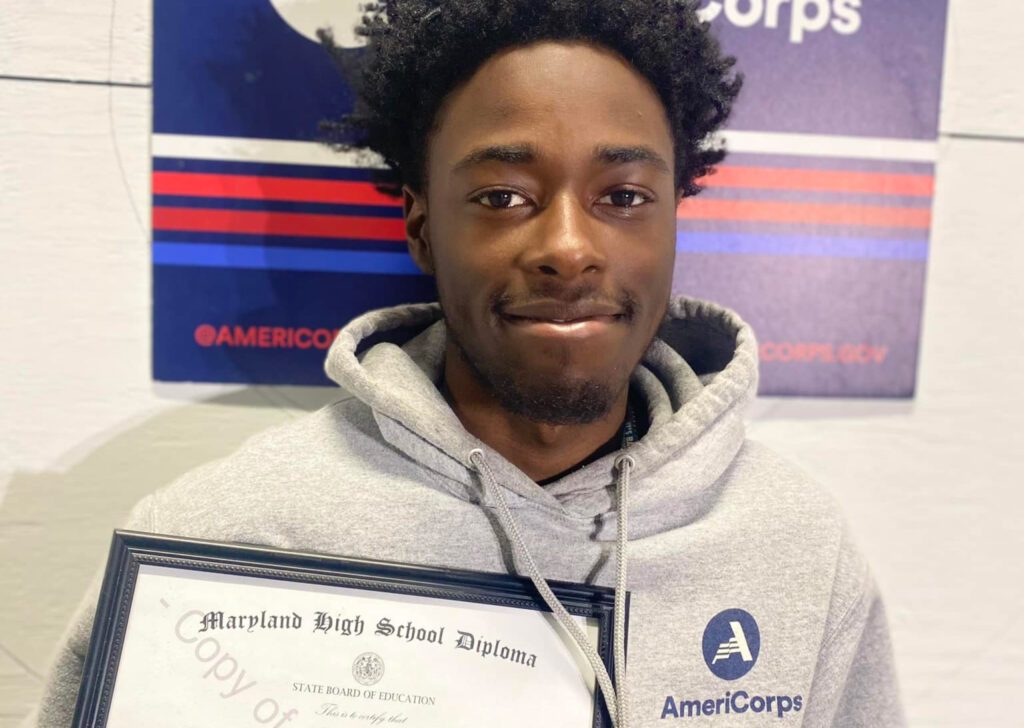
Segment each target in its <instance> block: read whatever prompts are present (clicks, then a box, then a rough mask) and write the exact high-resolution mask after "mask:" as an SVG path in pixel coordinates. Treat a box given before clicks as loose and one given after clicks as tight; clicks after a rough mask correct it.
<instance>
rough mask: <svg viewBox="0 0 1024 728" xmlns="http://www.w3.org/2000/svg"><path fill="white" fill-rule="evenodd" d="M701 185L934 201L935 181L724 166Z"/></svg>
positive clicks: (917, 176)
mask: <svg viewBox="0 0 1024 728" xmlns="http://www.w3.org/2000/svg"><path fill="white" fill-rule="evenodd" d="M700 182H701V183H702V184H704V185H706V186H707V187H709V188H711V187H740V188H752V189H762V190H807V191H815V192H860V193H867V194H878V195H904V196H907V197H931V196H932V195H933V194H934V192H935V178H934V177H932V176H931V175H927V174H880V173H877V172H840V171H833V170H823V169H783V168H773V167H733V166H728V165H725V166H721V167H719V168H718V170H717V171H716V172H715V173H714V174H711V175H708V176H707V177H703V178H702V179H701V180H700Z"/></svg>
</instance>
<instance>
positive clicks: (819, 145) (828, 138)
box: [722, 131, 939, 162]
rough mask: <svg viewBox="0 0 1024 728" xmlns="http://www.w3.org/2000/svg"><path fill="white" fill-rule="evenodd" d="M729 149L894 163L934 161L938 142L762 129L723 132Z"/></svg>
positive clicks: (936, 157)
mask: <svg viewBox="0 0 1024 728" xmlns="http://www.w3.org/2000/svg"><path fill="white" fill-rule="evenodd" d="M722 137H723V138H724V139H725V144H726V148H727V149H728V150H729V151H730V152H751V153H754V154H791V155H794V156H798V157H841V158H843V159H881V160H888V161H894V162H934V161H935V160H936V159H938V156H939V145H938V143H937V142H926V141H919V140H915V139H883V138H880V137H852V136H833V135H831V134H777V133H772V132H761V131H725V132H722Z"/></svg>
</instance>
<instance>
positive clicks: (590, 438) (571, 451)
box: [444, 352, 629, 481]
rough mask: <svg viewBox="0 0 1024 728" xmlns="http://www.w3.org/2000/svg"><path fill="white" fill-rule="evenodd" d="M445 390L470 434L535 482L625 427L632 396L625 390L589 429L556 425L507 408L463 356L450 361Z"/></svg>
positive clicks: (578, 460) (580, 459) (569, 465)
mask: <svg viewBox="0 0 1024 728" xmlns="http://www.w3.org/2000/svg"><path fill="white" fill-rule="evenodd" d="M444 377H445V379H444V385H445V388H446V389H447V396H448V400H449V402H450V404H451V406H452V409H453V410H454V411H455V414H456V416H457V417H458V418H459V420H460V421H461V422H462V425H463V427H465V428H466V430H467V431H469V432H470V433H472V434H473V435H475V436H476V437H477V438H479V439H480V440H482V441H483V442H485V443H487V444H488V445H489V446H490V447H492V448H494V449H495V450H496V451H498V452H499V453H501V455H502V456H504V457H505V459H507V460H508V461H509V462H511V463H512V464H513V465H515V466H516V467H518V468H519V469H520V470H522V471H523V472H524V473H526V474H527V475H528V476H530V478H532V479H533V480H535V481H543V480H546V479H547V478H550V477H552V476H554V475H557V474H559V473H562V472H565V471H567V470H570V469H571V468H572V467H573V466H575V465H577V464H578V463H581V462H583V461H584V460H586V459H587V457H588V456H589V455H591V454H592V453H593V452H594V451H596V450H597V449H598V448H600V447H601V446H602V445H604V444H605V443H606V442H608V440H610V439H611V438H612V437H613V436H614V435H615V434H616V433H617V432H619V430H620V428H621V427H622V423H623V420H624V419H625V416H626V407H627V402H628V397H629V392H628V388H624V389H623V391H622V393H621V394H620V396H619V397H618V398H617V399H616V400H615V403H614V404H613V405H612V407H611V408H610V409H609V411H608V414H607V415H605V416H604V417H602V418H601V419H599V420H596V421H594V422H589V423H587V424H574V425H551V424H545V423H542V422H535V421H533V420H530V419H527V418H525V417H522V416H520V415H517V414H514V413H512V412H509V411H508V410H506V409H504V408H503V407H502V406H501V404H500V403H499V402H498V401H497V399H496V398H495V397H494V395H493V394H491V393H490V392H489V391H487V390H486V389H485V388H484V387H483V386H482V385H481V384H480V382H479V381H478V380H477V378H476V376H475V375H474V374H473V373H472V372H471V371H470V370H469V367H468V365H466V363H465V362H464V361H462V359H461V357H459V356H452V355H451V352H449V354H448V356H446V359H445V374H444Z"/></svg>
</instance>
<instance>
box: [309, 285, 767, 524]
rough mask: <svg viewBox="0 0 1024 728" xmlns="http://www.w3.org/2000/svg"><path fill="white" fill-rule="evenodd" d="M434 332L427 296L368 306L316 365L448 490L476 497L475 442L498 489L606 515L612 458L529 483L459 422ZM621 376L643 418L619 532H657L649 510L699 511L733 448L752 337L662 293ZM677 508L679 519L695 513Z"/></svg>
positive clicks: (436, 316) (659, 519) (747, 387)
mask: <svg viewBox="0 0 1024 728" xmlns="http://www.w3.org/2000/svg"><path fill="white" fill-rule="evenodd" d="M445 337H446V333H445V325H444V321H443V317H442V314H441V309H440V307H439V306H438V305H437V304H416V305H406V306H397V307H394V308H387V309H381V310H378V311H372V312H370V313H367V314H365V315H363V316H360V317H359V318H356V319H354V320H353V321H352V322H351V323H349V324H348V325H347V326H345V327H344V328H343V329H342V330H341V331H340V332H339V334H338V336H337V338H336V339H335V341H334V344H333V345H332V346H331V349H330V352H329V353H328V357H327V361H326V371H327V374H328V376H329V377H330V378H331V379H333V380H334V381H335V382H337V383H338V384H339V385H340V386H341V387H343V388H344V389H345V390H346V391H347V392H348V393H350V394H351V395H352V396H354V397H356V398H358V399H359V400H361V401H362V402H363V403H365V404H366V405H367V406H368V407H369V408H370V409H371V410H372V411H373V415H374V418H375V420H376V422H377V424H378V426H379V427H380V430H381V434H382V435H383V437H384V438H385V439H386V440H387V441H388V442H389V443H390V444H391V445H392V446H393V447H396V448H397V449H399V450H401V451H403V452H404V453H405V454H406V455H408V456H409V457H411V458H413V459H414V460H416V461H418V462H419V463H421V464H422V465H423V466H425V467H427V468H429V469H430V470H432V471H434V472H435V473H437V474H438V475H439V476H441V479H442V481H443V482H442V485H443V487H445V488H446V489H447V490H448V491H449V492H451V493H452V495H454V496H456V497H459V498H464V499H467V500H474V499H479V497H480V491H479V487H478V485H477V484H476V480H475V475H474V469H473V465H472V463H471V462H470V460H469V455H470V453H471V452H472V451H473V450H477V449H479V450H481V451H483V453H484V454H485V456H486V457H487V460H488V463H489V464H490V466H491V468H492V470H493V472H494V476H495V479H496V481H497V482H498V483H500V485H501V487H503V488H505V489H507V491H509V492H511V493H512V494H514V495H515V496H518V497H519V498H522V499H526V500H528V501H531V502H532V503H533V504H534V505H536V506H538V507H541V508H545V509H551V510H552V511H554V512H556V513H560V514H562V515H564V516H568V517H573V518H590V519H592V518H594V517H596V516H601V515H602V514H607V513H609V512H610V511H613V510H614V480H615V474H614V461H615V455H609V456H606V457H604V458H601V459H599V460H597V461H596V462H593V463H591V464H589V465H587V466H585V467H583V468H580V469H579V470H576V471H575V472H573V473H570V474H569V475H567V476H565V477H564V478H562V479H560V480H558V481H556V482H554V483H552V484H549V485H547V486H545V487H541V486H539V485H537V484H536V483H535V482H534V481H533V480H531V479H530V478H529V477H528V476H527V475H526V474H525V473H523V472H522V471H521V470H519V468H517V467H516V466H514V465H513V464H512V463H510V462H508V461H507V460H505V458H503V457H502V456H501V455H500V454H498V453H497V452H496V451H494V450H493V449H491V448H489V447H488V446H487V445H486V444H485V443H483V442H481V441H480V440H479V439H477V438H476V437H474V436H473V435H472V434H470V433H469V432H468V431H467V430H466V429H465V428H464V427H463V426H462V423H461V422H460V421H459V420H458V418H457V417H456V416H455V413H454V412H453V411H452V409H451V408H450V407H449V406H448V403H447V402H446V401H445V399H444V397H443V396H442V395H441V392H440V390H439V389H438V387H437V384H438V383H439V382H440V381H441V377H442V373H443V365H444V349H445ZM633 384H634V386H636V387H637V389H638V391H639V392H640V393H641V395H642V397H643V399H644V401H645V402H646V404H647V409H648V411H647V416H648V421H649V427H648V430H647V433H646V434H645V435H644V437H642V438H641V439H640V440H638V441H637V442H635V443H634V444H633V445H631V446H630V448H629V454H630V455H631V456H632V459H633V462H634V464H635V465H634V468H633V475H632V477H633V479H634V483H633V486H632V494H631V496H630V501H631V502H630V508H631V515H632V517H633V519H634V520H633V528H632V529H631V530H633V531H634V533H635V535H636V536H642V535H644V533H645V532H650V529H651V527H654V528H655V530H660V529H658V528H657V526H656V525H654V524H656V523H663V522H664V514H661V515H659V513H658V511H659V510H660V509H662V508H663V507H664V506H665V505H666V504H667V503H668V502H669V501H671V502H672V503H673V504H674V506H673V507H674V508H675V509H678V508H679V507H680V505H681V504H685V503H689V504H690V508H691V509H699V504H700V501H702V500H704V499H703V498H701V497H700V496H701V493H702V491H704V490H706V489H707V488H709V487H710V486H711V485H713V484H714V482H715V481H717V480H718V478H719V476H720V475H721V474H722V473H723V472H724V471H725V469H726V468H727V467H728V466H729V464H730V463H731V462H732V460H733V458H734V457H735V455H736V452H737V451H738V450H739V448H740V445H741V444H742V442H743V437H744V435H743V422H742V415H743V410H744V408H745V406H746V404H747V403H748V402H749V400H750V399H751V398H752V396H753V395H754V393H755V391H756V389H757V345H756V342H755V340H754V336H753V333H752V331H751V330H750V327H749V326H747V324H746V323H744V322H743V321H742V320H741V319H740V318H739V317H738V316H737V315H736V314H735V313H733V312H731V311H729V310H727V309H724V308H721V307H719V306H716V305H714V304H711V303H707V302H703V301H697V300H693V299H687V298H676V299H673V300H672V301H671V302H670V304H669V307H668V311H667V314H666V316H665V320H664V322H663V323H662V325H661V327H660V329H659V331H658V334H657V336H656V337H655V339H654V341H653V342H652V343H651V346H650V347H649V348H648V350H647V352H646V354H645V355H644V357H643V359H642V361H641V363H640V365H639V366H638V367H637V369H636V370H635V371H634V373H633ZM645 514H646V515H650V516H651V518H647V517H645ZM681 515H682V514H681ZM688 515H689V517H687V518H685V520H690V518H692V516H693V515H695V514H694V513H690V514H688ZM648 521H650V523H648ZM672 525H673V526H674V525H678V524H672ZM631 535H632V534H631Z"/></svg>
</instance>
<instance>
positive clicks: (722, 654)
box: [40, 0, 902, 728]
mask: <svg viewBox="0 0 1024 728" xmlns="http://www.w3.org/2000/svg"><path fill="white" fill-rule="evenodd" d="M367 32H368V33H369V34H370V36H371V41H372V43H371V56H370V58H371V60H370V65H369V67H368V69H367V70H366V72H365V74H364V77H363V78H364V80H363V88H362V99H363V104H362V106H361V108H360V114H359V115H358V116H357V117H353V118H351V119H349V120H348V121H347V122H346V126H347V129H346V131H347V132H350V133H351V132H353V131H354V132H355V133H357V134H359V135H360V136H361V138H362V139H363V140H364V142H365V145H366V146H368V147H369V148H371V149H374V150H375V151H377V152H379V153H381V154H382V155H383V156H384V158H385V159H386V160H387V161H388V162H389V164H390V166H391V170H392V172H393V174H394V181H395V182H396V183H397V184H398V185H400V186H401V189H402V194H403V196H404V205H405V207H404V209H405V221H406V230H407V236H408V242H409V250H410V252H411V254H412V256H413V258H414V259H415V260H416V262H417V264H418V265H419V266H420V267H421V268H422V269H423V270H424V272H426V273H428V274H430V275H432V276H434V278H435V279H436V281H437V289H438V294H439V299H440V306H438V305H416V306H403V307H398V308H394V309H388V310H384V311H377V312H373V313H370V314H367V315H365V316H363V317H361V318H359V319H357V320H355V321H353V322H352V323H350V324H349V325H348V326H346V327H345V328H344V330H343V331H342V332H341V334H340V335H339V337H338V339H337V341H336V342H335V344H334V346H333V348H332V349H331V352H330V355H329V358H328V361H327V370H328V372H329V374H330V375H331V376H332V377H333V378H334V379H335V380H336V381H337V382H338V383H339V384H340V385H341V386H342V387H343V388H344V389H345V390H346V392H347V396H346V397H345V398H344V399H342V400H341V401H339V402H338V403H336V404H335V405H333V406H331V407H328V408H326V409H324V410H322V411H320V412H317V413H315V414H313V415H311V416H309V417H307V418H305V419H303V420H302V421H300V422H298V423H295V424H292V425H289V426H287V427H285V428H282V429H278V430H275V431H273V432H269V433H266V434H264V435H262V436H260V437H258V438H255V439H254V440H252V441H251V442H250V443H249V444H248V445H247V446H245V447H244V448H243V449H242V450H241V451H240V452H238V453H237V454H235V455H234V456H232V457H231V458H228V459H227V460H225V461H223V462H220V463H215V464H212V465H210V466H207V467H206V468H204V469H202V470H200V471H198V472H196V473H193V474H191V475H190V476H188V477H186V478H185V479H184V480H183V481H180V482H178V483H176V484H175V485H173V486H171V487H169V488H167V489H165V490H163V491H161V492H158V493H156V494H154V495H152V496H150V497H149V498H147V499H146V500H144V501H143V502H142V503H140V504H139V506H138V507H137V508H136V510H135V512H134V515H133V516H132V519H131V522H130V524H129V526H130V527H132V528H135V529H139V530H145V531H152V532H159V533H171V534H179V535H185V536H191V537H197V538H207V539H215V540H225V541H242V542H248V543H261V544H268V545H272V546H276V547H282V548H296V549H302V550H307V551H322V552H330V553H335V554H341V555H344V556H351V557H364V558H373V559H383V560H390V561H399V562H408V563H414V564H425V565H431V566H444V567H457V568H467V569H476V570H486V571H496V572H520V573H523V574H528V575H529V576H531V577H532V578H533V579H534V580H535V582H536V583H537V584H538V587H539V588H540V590H541V591H542V592H543V591H544V579H559V580H568V581H578V582H588V583H597V584H604V585H612V584H614V585H615V586H616V589H617V591H618V593H619V595H620V606H621V602H622V599H621V596H622V595H623V594H624V590H625V589H628V590H629V591H630V593H631V607H630V615H629V620H630V626H629V645H628V661H626V660H625V656H624V654H623V652H624V651H623V649H622V646H621V645H619V648H618V649H617V655H616V671H615V672H616V681H615V685H614V686H613V685H612V684H611V683H610V682H609V681H607V679H605V680H603V685H602V687H603V693H604V694H605V699H606V701H607V702H608V705H609V709H610V711H609V712H610V713H611V714H612V716H613V718H614V720H615V722H616V725H617V726H619V728H625V726H627V725H628V726H645V725H655V724H658V723H659V722H660V721H663V720H668V719H686V718H697V717H703V718H704V719H705V721H706V722H707V724H709V725H723V726H726V725H737V726H742V725H748V724H749V725H754V724H762V723H764V722H771V723H773V724H774V722H775V721H776V720H780V724H785V725H803V726H828V725H837V726H872V727H874V728H877V727H878V726H893V725H900V724H902V718H901V712H900V707H899V703H898V699H897V696H896V688H895V680H894V676H893V670H892V666H891V656H890V649H889V644H888V637H887V631H886V624H885V618H884V613H883V610H882V606H881V602H880V600H879V596H878V594H877V591H876V589H875V586H874V584H873V582H872V580H871V578H870V576H869V574H868V572H867V568H866V565H865V563H864V561H863V559H862V558H861V557H860V556H859V555H858V553H857V552H856V551H855V549H854V548H853V546H852V545H851V542H850V539H849V536H848V535H847V533H846V532H845V531H844V528H843V526H842V523H841V519H840V517H839V516H838V515H837V513H836V511H835V508H834V506H833V504H832V502H831V501H830V500H829V498H828V497H827V496H825V495H824V494H823V493H822V492H821V491H820V490H819V489H818V488H817V487H815V486H814V485H813V484H811V483H809V482H808V480H807V478H806V477H805V476H804V475H802V474H801V473H799V472H797V471H796V470H794V469H793V468H792V467H790V466H789V465H787V464H786V463H785V462H783V461H781V460H780V459H779V458H778V457H776V456H775V455H773V454H772V453H770V452H768V451H766V450H765V449H764V448H761V447H759V446H757V445H755V444H753V443H751V442H749V441H746V440H745V439H744V435H743V424H742V419H741V418H742V410H743V406H744V404H745V403H746V402H747V400H748V399H749V398H750V397H751V396H752V395H753V393H754V391H755V388H756V378H757V374H756V372H757V362H756V346H755V343H754V339H753V335H752V334H751V332H750V330H749V329H748V328H747V327H746V325H745V324H744V323H743V322H742V321H741V320H740V319H739V318H737V317H736V316H735V315H734V314H732V313H731V312H729V311H726V310H724V309H721V308H718V307H716V306H713V305H711V304H707V303H701V302H697V301H692V300H687V299H679V298H676V299H673V298H671V279H672V271H673V264H674V257H675V237H676V208H677V206H678V205H679V203H680V201H681V199H682V198H683V197H685V196H687V195H690V194H695V193H696V192H697V191H698V187H697V184H696V180H697V179H698V178H699V177H700V176H702V175H703V174H705V173H707V172H708V171H709V169H710V167H711V166H712V165H713V164H714V163H716V162H717V161H719V160H720V159H721V157H722V153H721V152H720V151H716V150H714V149H712V148H709V147H708V146H707V142H708V135H709V134H710V133H711V132H713V131H714V130H715V129H716V128H717V127H718V126H719V125H720V124H721V123H722V122H723V121H724V120H725V118H726V117H727V116H728V113H729V109H730V106H731V103H732V100H733V99H734V97H735V95H736V93H737V91H738V88H739V83H738V81H737V80H736V79H735V78H734V77H733V76H732V74H731V72H730V68H731V65H732V61H731V59H727V58H723V57H722V56H721V53H720V51H719V48H718V46H717V44H716V43H715V41H714V40H713V39H712V38H711V37H710V36H709V34H708V32H707V29H706V28H705V27H703V26H701V25H700V24H699V23H698V21H697V19H696V17H695V14H694V10H693V8H692V7H691V5H690V4H688V3H682V2H667V1H665V0H657V1H655V2H652V1H651V0H608V1H596V2H595V1H594V0H552V1H549V2H537V1H536V0H506V1H505V2H501V3H494V2H490V1H489V0H452V1H450V2H442V3H441V4H440V5H438V4H436V3H435V2H421V1H419V0H409V1H394V2H388V3H384V4H382V6H381V7H379V8H377V9H376V10H375V11H373V14H372V16H371V17H370V18H369V19H368V24H367ZM369 341H372V342H374V343H372V344H370V343H368V342H369ZM627 565H628V571H627V568H626V567H627ZM94 603H95V598H94V597H91V598H90V599H87V600H86V603H85V606H84V607H83V611H82V614H81V617H80V618H79V619H78V620H77V622H76V623H75V626H74V628H73V629H72V631H71V633H70V636H69V638H68V640H67V643H66V645H65V646H64V648H63V652H62V654H61V655H60V658H59V661H58V663H57V666H56V668H55V671H54V675H53V677H52V679H51V683H50V687H49V689H48V692H47V695H46V698H45V700H44V703H43V705H42V709H41V723H40V724H41V725H44V726H58V725H60V726H66V725H67V724H68V721H69V719H70V715H71V711H72V710H73V705H74V700H75V694H76V692H77V688H78V682H79V680H80V678H81V669H82V660H83V657H84V655H85V651H86V649H87V646H88V635H89V628H90V621H91V619H90V615H91V611H92V604H94ZM549 603H550V604H551V606H552V609H553V610H554V611H555V612H556V613H558V612H559V611H560V605H558V604H557V601H553V600H552V599H551V598H549ZM574 639H577V640H578V641H580V642H581V644H582V643H584V642H585V638H584V639H581V636H580V635H576V636H574Z"/></svg>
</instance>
